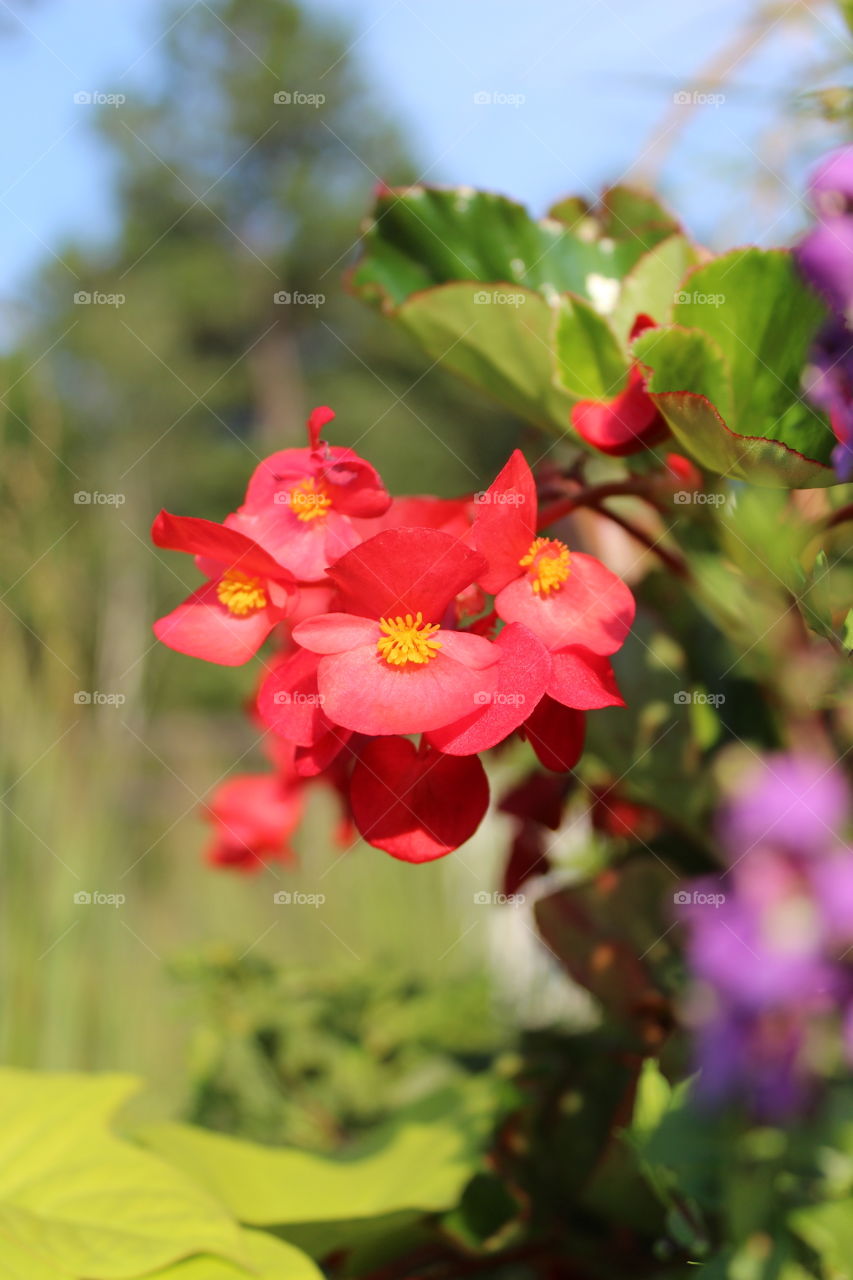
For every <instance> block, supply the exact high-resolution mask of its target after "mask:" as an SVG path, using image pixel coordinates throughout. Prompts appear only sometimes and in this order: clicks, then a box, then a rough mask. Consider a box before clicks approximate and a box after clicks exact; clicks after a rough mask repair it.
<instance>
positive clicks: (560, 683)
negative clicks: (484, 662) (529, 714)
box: [471, 450, 635, 710]
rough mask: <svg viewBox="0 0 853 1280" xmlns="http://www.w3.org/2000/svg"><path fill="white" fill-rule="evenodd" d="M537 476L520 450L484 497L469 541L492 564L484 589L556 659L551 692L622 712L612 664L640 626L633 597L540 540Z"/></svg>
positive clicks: (582, 705) (572, 702) (574, 554)
mask: <svg viewBox="0 0 853 1280" xmlns="http://www.w3.org/2000/svg"><path fill="white" fill-rule="evenodd" d="M536 522H537V505H536V492H535V487H534V482H533V475H532V473H531V471H530V468H529V466H528V465H527V463H526V461H525V460H524V457H523V455H522V454H521V453H520V452H519V451H518V450H516V451H515V453H513V455H512V457H511V458H510V460H509V462H508V463H507V464H506V466H505V467H504V468H503V470H502V471H501V473H500V475H499V476H498V477H497V479H496V480H495V482H494V484H493V485H491V487H490V488H489V489H488V490H487V492H486V493H484V494H480V495H479V501H478V503H477V507H476V515H475V518H474V526H473V529H472V532H471V539H472V542H473V544H474V546H475V547H477V549H478V550H480V551H481V552H482V553H483V555H484V556H485V557H486V560H487V562H488V567H487V570H486V573H485V574H484V575H482V576H481V578H480V582H481V584H482V585H483V586H485V587H486V588H487V589H488V590H490V591H494V592H496V596H495V611H496V613H497V615H498V616H499V617H500V618H501V619H502V620H503V621H504V622H507V623H520V624H522V625H523V626H524V627H526V628H527V629H528V630H529V631H532V632H533V633H534V635H536V636H537V638H538V639H539V640H540V641H541V642H542V644H543V645H544V646H545V647H546V648H547V649H548V650H549V652H550V654H551V674H550V676H549V678H548V684H547V686H546V692H547V693H548V694H549V695H550V696H551V697H552V698H554V699H555V700H556V701H557V702H562V703H563V704H564V705H565V706H568V707H574V708H577V709H579V710H591V709H593V708H595V707H605V706H618V705H622V700H621V698H620V696H619V691H618V689H617V688H616V684H615V680H614V678H613V673H612V670H611V668H610V664H609V663H608V662H607V661H606V660H604V661H603V659H606V656H607V655H608V654H611V653H615V651H616V650H617V649H618V648H619V647H620V646H621V645H622V643H623V642H624V640H625V637H626V635H627V634H628V631H629V630H630V627H631V624H632V622H633V620H634V609H635V605H634V597H633V596H632V594H631V592H630V591H629V589H628V588H627V587H626V586H625V584H624V583H623V582H622V581H621V579H620V578H617V577H616V575H615V574H614V573H611V572H610V570H609V569H607V568H605V566H604V565H603V564H601V562H600V561H599V560H596V559H595V558H594V557H593V556H589V555H586V554H585V553H584V552H581V551H569V548H568V547H567V546H566V545H565V544H564V543H563V542H560V541H559V540H558V539H556V538H544V537H537V536H536Z"/></svg>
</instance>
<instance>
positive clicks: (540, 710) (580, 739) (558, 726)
mask: <svg viewBox="0 0 853 1280" xmlns="http://www.w3.org/2000/svg"><path fill="white" fill-rule="evenodd" d="M524 733H525V736H526V738H527V740H528V742H529V743H530V745H531V747H532V748H533V750H534V751H535V752H536V755H537V756H538V757H539V762H540V764H543V765H544V766H545V768H546V769H552V770H553V771H554V772H555V773H564V772H565V771H566V770H567V769H573V768H574V767H575V765H576V764H577V762H578V760H580V758H581V752H582V751H583V743H584V735H585V733H586V717H585V716H584V713H583V712H582V711H575V710H573V708H571V707H564V706H562V705H561V704H560V703H559V702H555V701H554V699H553V698H549V697H547V696H546V697H544V698H543V699H542V701H541V702H540V703H539V706H538V707H537V708H536V710H535V711H534V712H533V715H532V716H530V718H529V719H528V720H526V721H525V724H524Z"/></svg>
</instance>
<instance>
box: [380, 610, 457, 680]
mask: <svg viewBox="0 0 853 1280" xmlns="http://www.w3.org/2000/svg"><path fill="white" fill-rule="evenodd" d="M379 628H380V630H381V631H384V632H385V634H384V636H382V638H381V639H380V640H377V642H376V649H377V651H378V653H379V654H380V656H381V657H383V658H384V659H385V661H386V662H387V663H389V664H390V665H391V666H392V667H404V666H406V664H407V663H409V662H413V663H416V664H418V665H422V664H423V663H425V662H429V661H430V659H431V658H436V657H438V650H439V649H440V648H441V641H440V640H433V638H432V637H433V636H434V635H435V633H436V631H438V630H439V629H440V627H439V623H437V622H424V616H423V614H422V613H416V614H415V616H414V617H412V615H411V614H410V613H407V614H406V616H405V618H380V619H379Z"/></svg>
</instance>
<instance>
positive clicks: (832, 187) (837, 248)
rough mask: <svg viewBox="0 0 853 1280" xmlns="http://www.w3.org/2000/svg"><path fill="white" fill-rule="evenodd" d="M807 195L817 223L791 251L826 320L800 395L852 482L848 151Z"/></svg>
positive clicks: (851, 152)
mask: <svg viewBox="0 0 853 1280" xmlns="http://www.w3.org/2000/svg"><path fill="white" fill-rule="evenodd" d="M809 192H810V196H811V201H812V205H813V208H814V210H815V213H816V214H817V218H818V222H817V225H816V226H815V227H814V229H813V230H812V231H810V232H809V234H808V235H807V236H806V237H805V238H804V239H803V240H802V241H801V243H800V244H799V245H798V246H797V249H796V257H797V262H798V263H799V266H800V270H801V271H802V273H803V275H804V276H805V277H806V279H807V280H808V281H809V282H810V283H811V284H812V285H813V286H814V287H815V288H816V289H817V290H818V292H819V293H821V294H822V295H823V297H824V299H825V300H826V302H827V303H828V305H829V307H830V309H831V312H832V314H831V317H830V319H829V320H828V321H827V323H826V325H825V326H824V328H823V329H822V331H821V332H820V334H819V335H818V338H817V342H816V344H815V348H814V350H813V351H812V364H811V367H810V369H809V370H808V373H807V376H806V393H807V395H808V396H809V398H810V399H811V400H812V401H813V403H814V404H816V405H818V406H819V407H820V408H821V409H823V410H825V412H826V413H828V414H829V419H830V421H831V423H832V428H833V431H834V432H835V434H836V436H837V438H838V445H837V447H836V449H835V451H834V453H833V462H834V464H835V469H836V471H837V472H838V475H839V477H840V479H842V480H850V479H851V478H853V147H844V148H842V150H840V151H836V152H834V153H833V154H832V155H830V156H828V157H827V159H826V160H824V162H823V164H822V165H821V166H820V168H819V169H818V170H817V172H816V173H815V175H814V177H813V178H812V181H811V184H810V187H809Z"/></svg>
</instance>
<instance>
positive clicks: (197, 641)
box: [154, 582, 281, 667]
mask: <svg viewBox="0 0 853 1280" xmlns="http://www.w3.org/2000/svg"><path fill="white" fill-rule="evenodd" d="M280 617H281V615H280V614H279V613H277V612H276V611H275V610H272V609H259V610H257V612H255V613H250V614H247V615H246V616H245V617H242V618H241V617H238V616H237V615H236V614H233V613H230V612H229V611H228V609H226V608H225V606H224V605H223V604H221V603H220V601H219V598H218V596H217V594H216V583H215V582H207V583H205V585H204V586H203V587H200V588H199V589H198V591H194V592H193V594H192V595H191V596H189V597H188V598H187V599H186V600H185V601H184V602H183V604H179V605H178V607H177V609H173V610H172V612H171V613H167V614H166V615H165V617H163V618H158V620H157V621H156V622H155V623H154V634H155V636H156V637H157V639H158V640H160V641H161V642H162V643H163V644H165V645H168V647H169V648H170V649H175V650H176V651H177V652H178V653H186V654H188V655H189V657H191V658H203V659H204V661H205V662H216V663H218V664H219V665H220V666H222V667H239V666H242V664H243V663H244V662H248V661H249V659H250V658H253V657H254V656H255V654H256V653H257V652H258V650H259V649H260V647H261V645H262V644H263V643H264V641H265V640H266V638H267V636H268V635H269V633H270V632H271V631H272V629H273V627H274V626H275V625H276V624H277V622H279V621H280Z"/></svg>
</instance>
